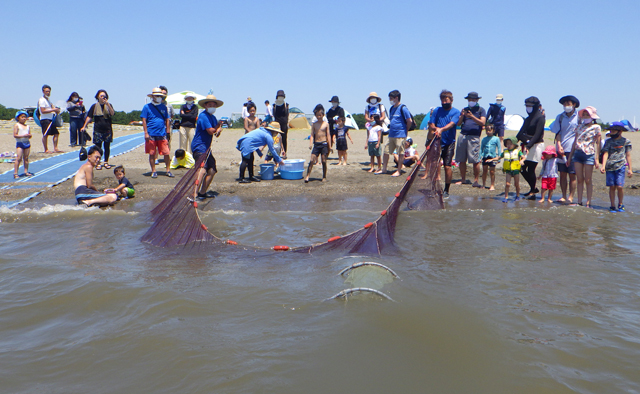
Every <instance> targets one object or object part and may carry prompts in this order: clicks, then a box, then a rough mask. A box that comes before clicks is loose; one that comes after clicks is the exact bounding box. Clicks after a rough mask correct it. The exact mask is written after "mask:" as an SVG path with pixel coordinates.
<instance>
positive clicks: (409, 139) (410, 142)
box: [405, 137, 413, 145]
mask: <svg viewBox="0 0 640 394" xmlns="http://www.w3.org/2000/svg"><path fill="white" fill-rule="evenodd" d="M405 141H406V142H408V143H409V145H411V144H413V139H412V138H411V137H407V139H406V140H405Z"/></svg>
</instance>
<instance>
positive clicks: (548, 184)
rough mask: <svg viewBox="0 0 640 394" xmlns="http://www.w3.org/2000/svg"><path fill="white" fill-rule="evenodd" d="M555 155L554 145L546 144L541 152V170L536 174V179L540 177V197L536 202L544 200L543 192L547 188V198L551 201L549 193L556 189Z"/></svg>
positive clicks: (556, 170)
mask: <svg viewBox="0 0 640 394" xmlns="http://www.w3.org/2000/svg"><path fill="white" fill-rule="evenodd" d="M556 156H557V155H556V147H555V146H553V145H549V146H547V147H546V148H545V150H544V152H542V170H541V171H540V175H539V176H538V179H542V186H541V189H542V191H541V192H540V194H541V195H542V197H541V198H540V200H539V201H538V202H544V192H545V191H546V190H549V196H548V197H547V200H548V201H549V202H551V195H552V194H553V191H554V190H556V182H557V180H558V169H557V161H558V159H557V158H556Z"/></svg>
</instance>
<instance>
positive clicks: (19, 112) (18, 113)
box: [15, 110, 29, 120]
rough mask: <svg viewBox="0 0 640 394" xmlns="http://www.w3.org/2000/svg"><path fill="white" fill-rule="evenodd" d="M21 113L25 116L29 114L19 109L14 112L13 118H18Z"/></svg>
mask: <svg viewBox="0 0 640 394" xmlns="http://www.w3.org/2000/svg"><path fill="white" fill-rule="evenodd" d="M22 114H24V116H26V117H27V118H29V114H28V113H27V111H23V110H20V111H18V112H16V116H15V119H16V120H18V116H20V115H22Z"/></svg>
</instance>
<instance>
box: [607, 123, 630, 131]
mask: <svg viewBox="0 0 640 394" xmlns="http://www.w3.org/2000/svg"><path fill="white" fill-rule="evenodd" d="M609 130H620V131H627V126H626V125H625V124H624V123H622V122H613V123H611V124H610V125H609Z"/></svg>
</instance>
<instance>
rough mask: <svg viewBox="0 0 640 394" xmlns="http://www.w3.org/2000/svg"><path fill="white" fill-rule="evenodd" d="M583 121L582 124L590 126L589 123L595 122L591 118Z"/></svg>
mask: <svg viewBox="0 0 640 394" xmlns="http://www.w3.org/2000/svg"><path fill="white" fill-rule="evenodd" d="M581 121H582V124H589V123H591V122H593V119H591V118H582V119H581Z"/></svg>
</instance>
